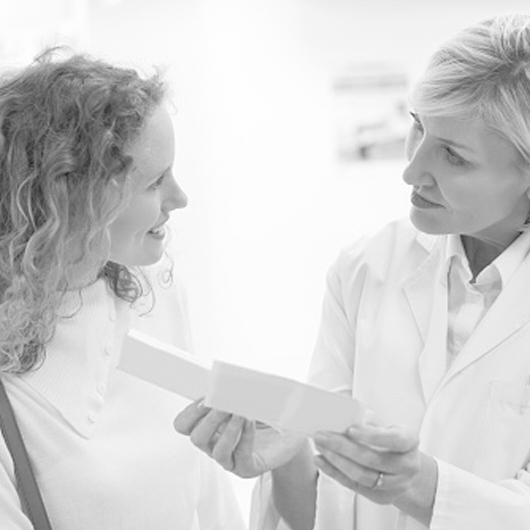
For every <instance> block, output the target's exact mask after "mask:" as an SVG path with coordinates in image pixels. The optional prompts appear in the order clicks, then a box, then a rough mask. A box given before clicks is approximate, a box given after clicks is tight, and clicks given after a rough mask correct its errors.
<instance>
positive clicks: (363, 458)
mask: <svg viewBox="0 0 530 530" xmlns="http://www.w3.org/2000/svg"><path fill="white" fill-rule="evenodd" d="M314 441H315V447H316V448H317V449H318V450H319V451H320V452H321V453H324V452H332V453H336V454H338V455H340V456H342V457H343V458H346V459H347V460H350V461H352V462H355V463H356V464H357V465H360V466H362V467H363V468H368V469H375V470H377V471H383V472H385V473H390V472H393V471H395V468H396V467H398V466H399V465H400V462H399V461H400V460H401V459H402V455H401V454H400V455H399V456H398V457H396V454H395V453H389V452H387V451H381V450H378V449H376V448H373V447H370V446H367V445H362V444H360V443H357V442H356V441H355V440H352V439H350V438H348V437H347V436H345V435H343V434H338V433H331V432H326V433H317V434H316V435H315V437H314ZM398 460H399V461H398Z"/></svg>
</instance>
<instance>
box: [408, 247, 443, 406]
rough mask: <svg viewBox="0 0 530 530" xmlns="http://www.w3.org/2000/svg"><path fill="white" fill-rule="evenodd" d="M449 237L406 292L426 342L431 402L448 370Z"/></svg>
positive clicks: (425, 384) (423, 366)
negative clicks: (446, 244)
mask: <svg viewBox="0 0 530 530" xmlns="http://www.w3.org/2000/svg"><path fill="white" fill-rule="evenodd" d="M445 241H446V239H445V238H440V239H439V242H438V244H437V245H436V247H435V248H434V250H433V251H432V252H431V253H430V254H429V256H428V257H427V259H425V260H424V262H423V263H422V264H421V265H420V267H418V269H417V270H415V271H414V273H413V274H412V275H411V276H409V278H408V279H407V280H406V282H405V284H404V286H403V289H404V292H405V296H406V298H407V300H408V302H409V305H410V308H411V311H412V314H413V316H414V320H415V322H416V326H417V328H418V331H419V333H420V335H421V337H422V339H423V350H422V352H421V355H420V357H419V374H420V379H421V384H422V388H423V393H424V396H425V401H426V402H428V401H429V400H430V398H431V397H432V395H433V394H434V392H435V390H436V388H437V387H438V385H439V383H440V381H441V380H442V378H443V376H444V374H445V371H446V343H447V267H446V264H445V260H444V254H445Z"/></svg>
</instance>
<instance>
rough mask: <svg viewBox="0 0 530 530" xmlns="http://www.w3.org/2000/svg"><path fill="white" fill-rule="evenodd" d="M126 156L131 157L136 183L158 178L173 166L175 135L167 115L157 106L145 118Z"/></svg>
mask: <svg viewBox="0 0 530 530" xmlns="http://www.w3.org/2000/svg"><path fill="white" fill-rule="evenodd" d="M127 154H129V155H131V156H132V157H133V160H134V162H133V171H132V173H133V178H136V179H137V180H138V181H143V180H149V179H150V178H153V177H156V176H157V175H158V176H159V175H160V174H161V173H163V172H164V171H166V170H167V169H168V168H169V167H171V166H172V165H173V161H174V157H175V135H174V131H173V123H172V121H171V117H170V116H169V113H168V112H167V110H166V109H165V108H164V107H163V106H158V107H156V108H155V110H154V111H153V112H152V113H151V115H150V116H149V117H148V118H147V120H146V122H145V125H144V127H143V129H142V131H141V132H140V134H139V135H138V136H137V137H136V138H135V140H134V141H133V142H132V143H131V145H130V147H129V149H128V150H127Z"/></svg>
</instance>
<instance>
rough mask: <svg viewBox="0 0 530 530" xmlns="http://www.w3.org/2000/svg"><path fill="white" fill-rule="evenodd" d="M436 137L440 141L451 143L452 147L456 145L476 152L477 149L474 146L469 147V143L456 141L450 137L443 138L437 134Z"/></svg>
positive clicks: (470, 151)
mask: <svg viewBox="0 0 530 530" xmlns="http://www.w3.org/2000/svg"><path fill="white" fill-rule="evenodd" d="M435 138H436V139H437V140H439V141H440V142H443V143H446V144H449V145H450V146H452V147H456V148H458V149H462V150H464V151H468V152H469V153H476V151H475V150H474V149H473V148H472V147H469V146H468V145H464V144H461V143H458V142H455V141H454V140H450V139H449V138H443V137H442V136H435Z"/></svg>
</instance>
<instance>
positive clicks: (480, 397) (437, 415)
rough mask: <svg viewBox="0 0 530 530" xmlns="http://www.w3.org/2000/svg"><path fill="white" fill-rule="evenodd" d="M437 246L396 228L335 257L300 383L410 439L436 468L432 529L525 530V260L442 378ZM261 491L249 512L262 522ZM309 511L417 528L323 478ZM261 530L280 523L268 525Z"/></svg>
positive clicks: (528, 440)
mask: <svg viewBox="0 0 530 530" xmlns="http://www.w3.org/2000/svg"><path fill="white" fill-rule="evenodd" d="M445 246H446V237H445V236H428V235H426V234H422V233H419V232H418V231H417V230H416V229H414V228H413V227H412V226H411V224H410V222H409V221H408V220H403V221H399V222H396V223H393V224H391V225H389V226H387V227H386V228H384V229H383V230H382V231H381V232H380V233H378V234H377V235H376V236H375V237H372V238H366V239H364V240H362V241H360V242H358V243H356V244H354V245H352V246H350V247H347V248H345V249H344V250H343V252H342V253H341V255H340V257H339V258H338V260H337V262H336V263H335V264H334V266H333V267H332V269H331V270H330V273H329V275H328V286H327V287H328V288H327V293H326V296H325V300H324V306H323V315H322V322H321V328H320V332H319V337H318V340H317V345H316V349H315V354H314V357H313V361H312V364H311V370H310V381H311V382H312V383H313V384H315V385H317V386H321V387H324V388H327V389H331V390H333V391H337V392H346V393H349V394H352V395H353V396H355V397H356V398H359V399H361V400H362V401H364V402H365V403H366V404H367V405H368V406H369V407H370V408H371V409H373V410H374V412H375V413H376V414H377V415H379V416H381V417H382V418H384V419H385V420H386V421H388V422H392V423H404V424H406V425H408V426H410V427H411V428H412V429H414V430H416V431H417V432H418V433H419V436H420V440H421V444H420V448H421V450H423V451H424V452H426V453H428V454H430V455H432V456H434V457H435V458H436V459H437V462H438V468H439V481H438V487H437V494H436V500H435V506H434V514H433V519H432V522H431V526H430V528H431V529H432V530H475V529H477V530H478V529H480V530H506V529H510V530H523V529H524V530H528V529H530V472H529V469H528V464H529V460H530V379H529V376H530V257H527V258H526V259H525V260H524V261H523V263H522V264H521V265H520V267H519V268H518V269H517V270H516V272H515V273H514V275H513V277H512V279H511V280H510V281H509V282H508V284H507V285H506V286H505V287H504V289H503V291H502V292H501V294H500V295H499V297H498V299H497V300H496V302H495V303H494V304H493V306H492V307H491V309H490V311H489V312H488V313H487V314H486V315H485V316H484V318H483V320H482V321H481V323H480V324H479V325H478V327H477V328H476V330H475V331H474V332H473V334H472V335H471V337H470V338H469V340H468V342H467V343H466V344H465V346H464V347H463V349H462V350H461V351H460V353H459V354H458V356H457V357H456V359H455V361H454V362H453V364H452V365H451V367H450V368H449V370H448V371H446V350H445V345H446V335H447V283H446V281H447V280H446V277H447V274H446V268H445V263H444V261H445V260H444V257H445ZM263 483H264V484H263V486H264V488H263V489H262V491H261V492H258V494H257V495H256V496H255V498H256V499H259V502H257V503H256V508H257V512H256V513H258V512H260V511H261V514H262V515H263V514H265V513H266V512H269V515H270V513H271V512H274V510H273V508H272V506H271V503H270V499H269V498H268V496H267V484H266V483H267V480H264V481H263ZM317 503H318V506H317V524H316V529H317V530H328V529H333V530H353V529H354V528H355V529H356V530H394V529H399V530H402V529H407V530H413V529H414V530H415V529H420V528H424V527H423V526H422V525H420V524H419V523H417V522H416V521H414V520H413V519H411V518H408V517H406V516H404V515H403V514H400V513H399V512H398V510H396V509H395V508H394V507H392V506H379V505H376V504H374V503H372V502H370V501H368V500H367V499H365V498H363V497H361V496H357V497H356V496H355V494H353V493H352V492H351V491H349V490H347V489H346V488H343V487H342V486H340V485H339V484H337V483H336V482H334V481H332V480H331V479H329V478H328V477H325V476H321V477H320V479H319V492H318V501H317ZM256 520H257V519H256ZM262 520H267V519H266V518H263V519H262ZM262 528H263V529H264V530H265V529H267V530H268V529H273V528H278V529H279V528H282V523H281V522H279V523H278V522H277V520H276V518H274V517H270V516H269V523H268V526H267V525H265V524H264V525H262Z"/></svg>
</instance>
